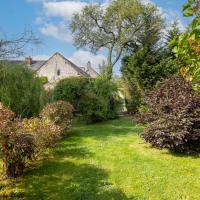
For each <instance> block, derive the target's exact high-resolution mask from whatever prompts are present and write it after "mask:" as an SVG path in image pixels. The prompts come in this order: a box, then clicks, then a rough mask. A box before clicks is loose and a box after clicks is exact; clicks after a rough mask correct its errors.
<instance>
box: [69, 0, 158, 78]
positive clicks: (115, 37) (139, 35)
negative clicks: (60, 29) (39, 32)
mask: <svg viewBox="0 0 200 200" xmlns="http://www.w3.org/2000/svg"><path fill="white" fill-rule="evenodd" d="M147 21H149V22H148V24H147V23H146V22H147ZM161 21H162V20H161V17H160V15H159V12H158V10H157V8H156V7H155V6H153V5H150V4H148V5H146V4H145V5H144V4H142V3H141V1H139V0H114V1H111V3H110V4H109V6H108V7H106V8H105V7H104V6H102V5H98V4H93V5H90V6H86V7H85V8H84V9H83V10H82V11H81V12H80V13H77V14H75V15H74V16H73V19H72V23H71V30H72V33H73V35H74V43H75V45H76V46H77V47H79V48H82V47H87V48H89V49H90V50H91V51H92V52H93V53H96V52H98V51H99V50H100V49H102V48H105V49H107V50H108V56H107V58H108V59H107V60H108V63H107V76H108V78H109V79H110V78H111V77H112V73H113V67H114V65H115V64H116V63H117V61H118V60H119V59H120V58H121V56H122V54H123V53H125V52H127V50H128V49H129V47H130V46H131V48H133V46H137V44H138V43H141V42H143V41H144V40H145V41H151V40H149V39H148V38H147V37H146V36H147V35H145V36H144V34H143V33H144V31H145V30H147V29H148V33H149V35H151V34H152V32H156V30H157V29H159V27H160V24H161V23H162V22H161ZM149 35H148V36H149ZM154 36H155V34H154ZM154 39H155V38H154Z"/></svg>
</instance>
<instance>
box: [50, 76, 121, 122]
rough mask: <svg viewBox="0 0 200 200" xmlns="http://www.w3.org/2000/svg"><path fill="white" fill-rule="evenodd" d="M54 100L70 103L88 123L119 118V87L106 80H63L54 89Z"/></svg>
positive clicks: (77, 78)
mask: <svg viewBox="0 0 200 200" xmlns="http://www.w3.org/2000/svg"><path fill="white" fill-rule="evenodd" d="M53 96H54V100H64V101H68V102H70V103H71V104H72V105H73V106H74V108H75V110H76V112H78V113H80V114H81V116H82V119H83V120H84V121H86V122H87V123H93V122H97V121H102V120H107V119H113V118H116V117H117V114H118V113H117V111H118V98H117V85H116V84H115V83H114V82H112V81H109V80H106V79H104V78H101V77H99V78H96V79H91V78H80V77H72V78H67V79H64V80H61V81H60V82H59V83H58V84H57V86H56V87H55V89H54V92H53Z"/></svg>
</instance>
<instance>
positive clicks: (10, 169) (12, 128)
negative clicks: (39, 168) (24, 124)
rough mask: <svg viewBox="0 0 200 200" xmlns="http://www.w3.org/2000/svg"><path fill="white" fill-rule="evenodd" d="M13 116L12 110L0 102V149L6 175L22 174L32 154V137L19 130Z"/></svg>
mask: <svg viewBox="0 0 200 200" xmlns="http://www.w3.org/2000/svg"><path fill="white" fill-rule="evenodd" d="M14 116H15V114H14V113H13V112H12V111H10V110H8V109H7V108H5V107H4V105H3V104H0V149H1V151H2V156H3V163H4V166H3V170H4V175H5V176H7V177H16V176H19V175H22V173H23V171H24V168H25V162H26V160H31V159H32V157H33V155H34V142H33V138H32V137H31V135H29V134H27V133H24V132H21V123H20V122H19V121H14V120H13V118H14Z"/></svg>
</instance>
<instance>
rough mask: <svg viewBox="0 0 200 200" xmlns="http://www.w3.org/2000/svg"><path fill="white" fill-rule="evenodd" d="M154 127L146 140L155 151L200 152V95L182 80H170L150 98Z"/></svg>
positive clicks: (149, 104) (146, 133) (148, 98)
mask: <svg viewBox="0 0 200 200" xmlns="http://www.w3.org/2000/svg"><path fill="white" fill-rule="evenodd" d="M146 104H147V105H148V107H149V113H148V115H149V118H150V119H151V123H150V124H149V127H148V128H147V129H146V130H145V131H144V133H143V134H142V138H144V140H145V141H146V142H148V143H150V144H151V145H152V146H153V147H157V148H166V149H169V150H171V151H175V152H179V153H186V154H194V153H198V152H200V95H199V94H198V93H196V92H195V91H194V90H193V87H192V83H191V82H189V81H186V80H185V79H184V78H182V77H181V76H173V77H171V78H170V79H167V80H166V81H165V82H164V83H163V84H162V85H161V87H160V88H159V89H156V90H154V91H152V92H150V93H149V94H148V95H147V96H146Z"/></svg>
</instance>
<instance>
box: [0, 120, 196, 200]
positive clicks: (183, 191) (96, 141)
mask: <svg viewBox="0 0 200 200" xmlns="http://www.w3.org/2000/svg"><path fill="white" fill-rule="evenodd" d="M142 130H143V127H142V126H139V125H136V124H134V123H132V122H131V119H130V118H124V119H119V120H114V121H109V122H106V123H100V124H96V125H84V124H77V123H75V124H74V128H73V129H72V131H71V134H70V136H68V137H66V138H65V139H64V140H63V141H61V142H60V144H59V145H58V147H57V148H56V149H54V150H53V151H52V152H50V153H49V154H50V155H49V158H48V160H46V161H43V162H40V163H39V164H37V165H36V166H35V168H34V169H32V170H28V171H27V172H26V174H25V175H24V177H23V178H20V179H18V180H16V181H1V183H0V199H2V200H3V199H6V200H7V199H12V200H13V199H28V200H136V199H137V200H143V199H151V200H195V199H196V200H199V199H200V158H198V157H187V156H181V155H173V154H170V153H168V152H167V151H160V150H156V149H153V148H150V147H149V146H148V145H146V144H144V142H143V141H142V140H141V139H140V137H139V136H138V134H140V133H141V132H142ZM9 197H10V198H9Z"/></svg>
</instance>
